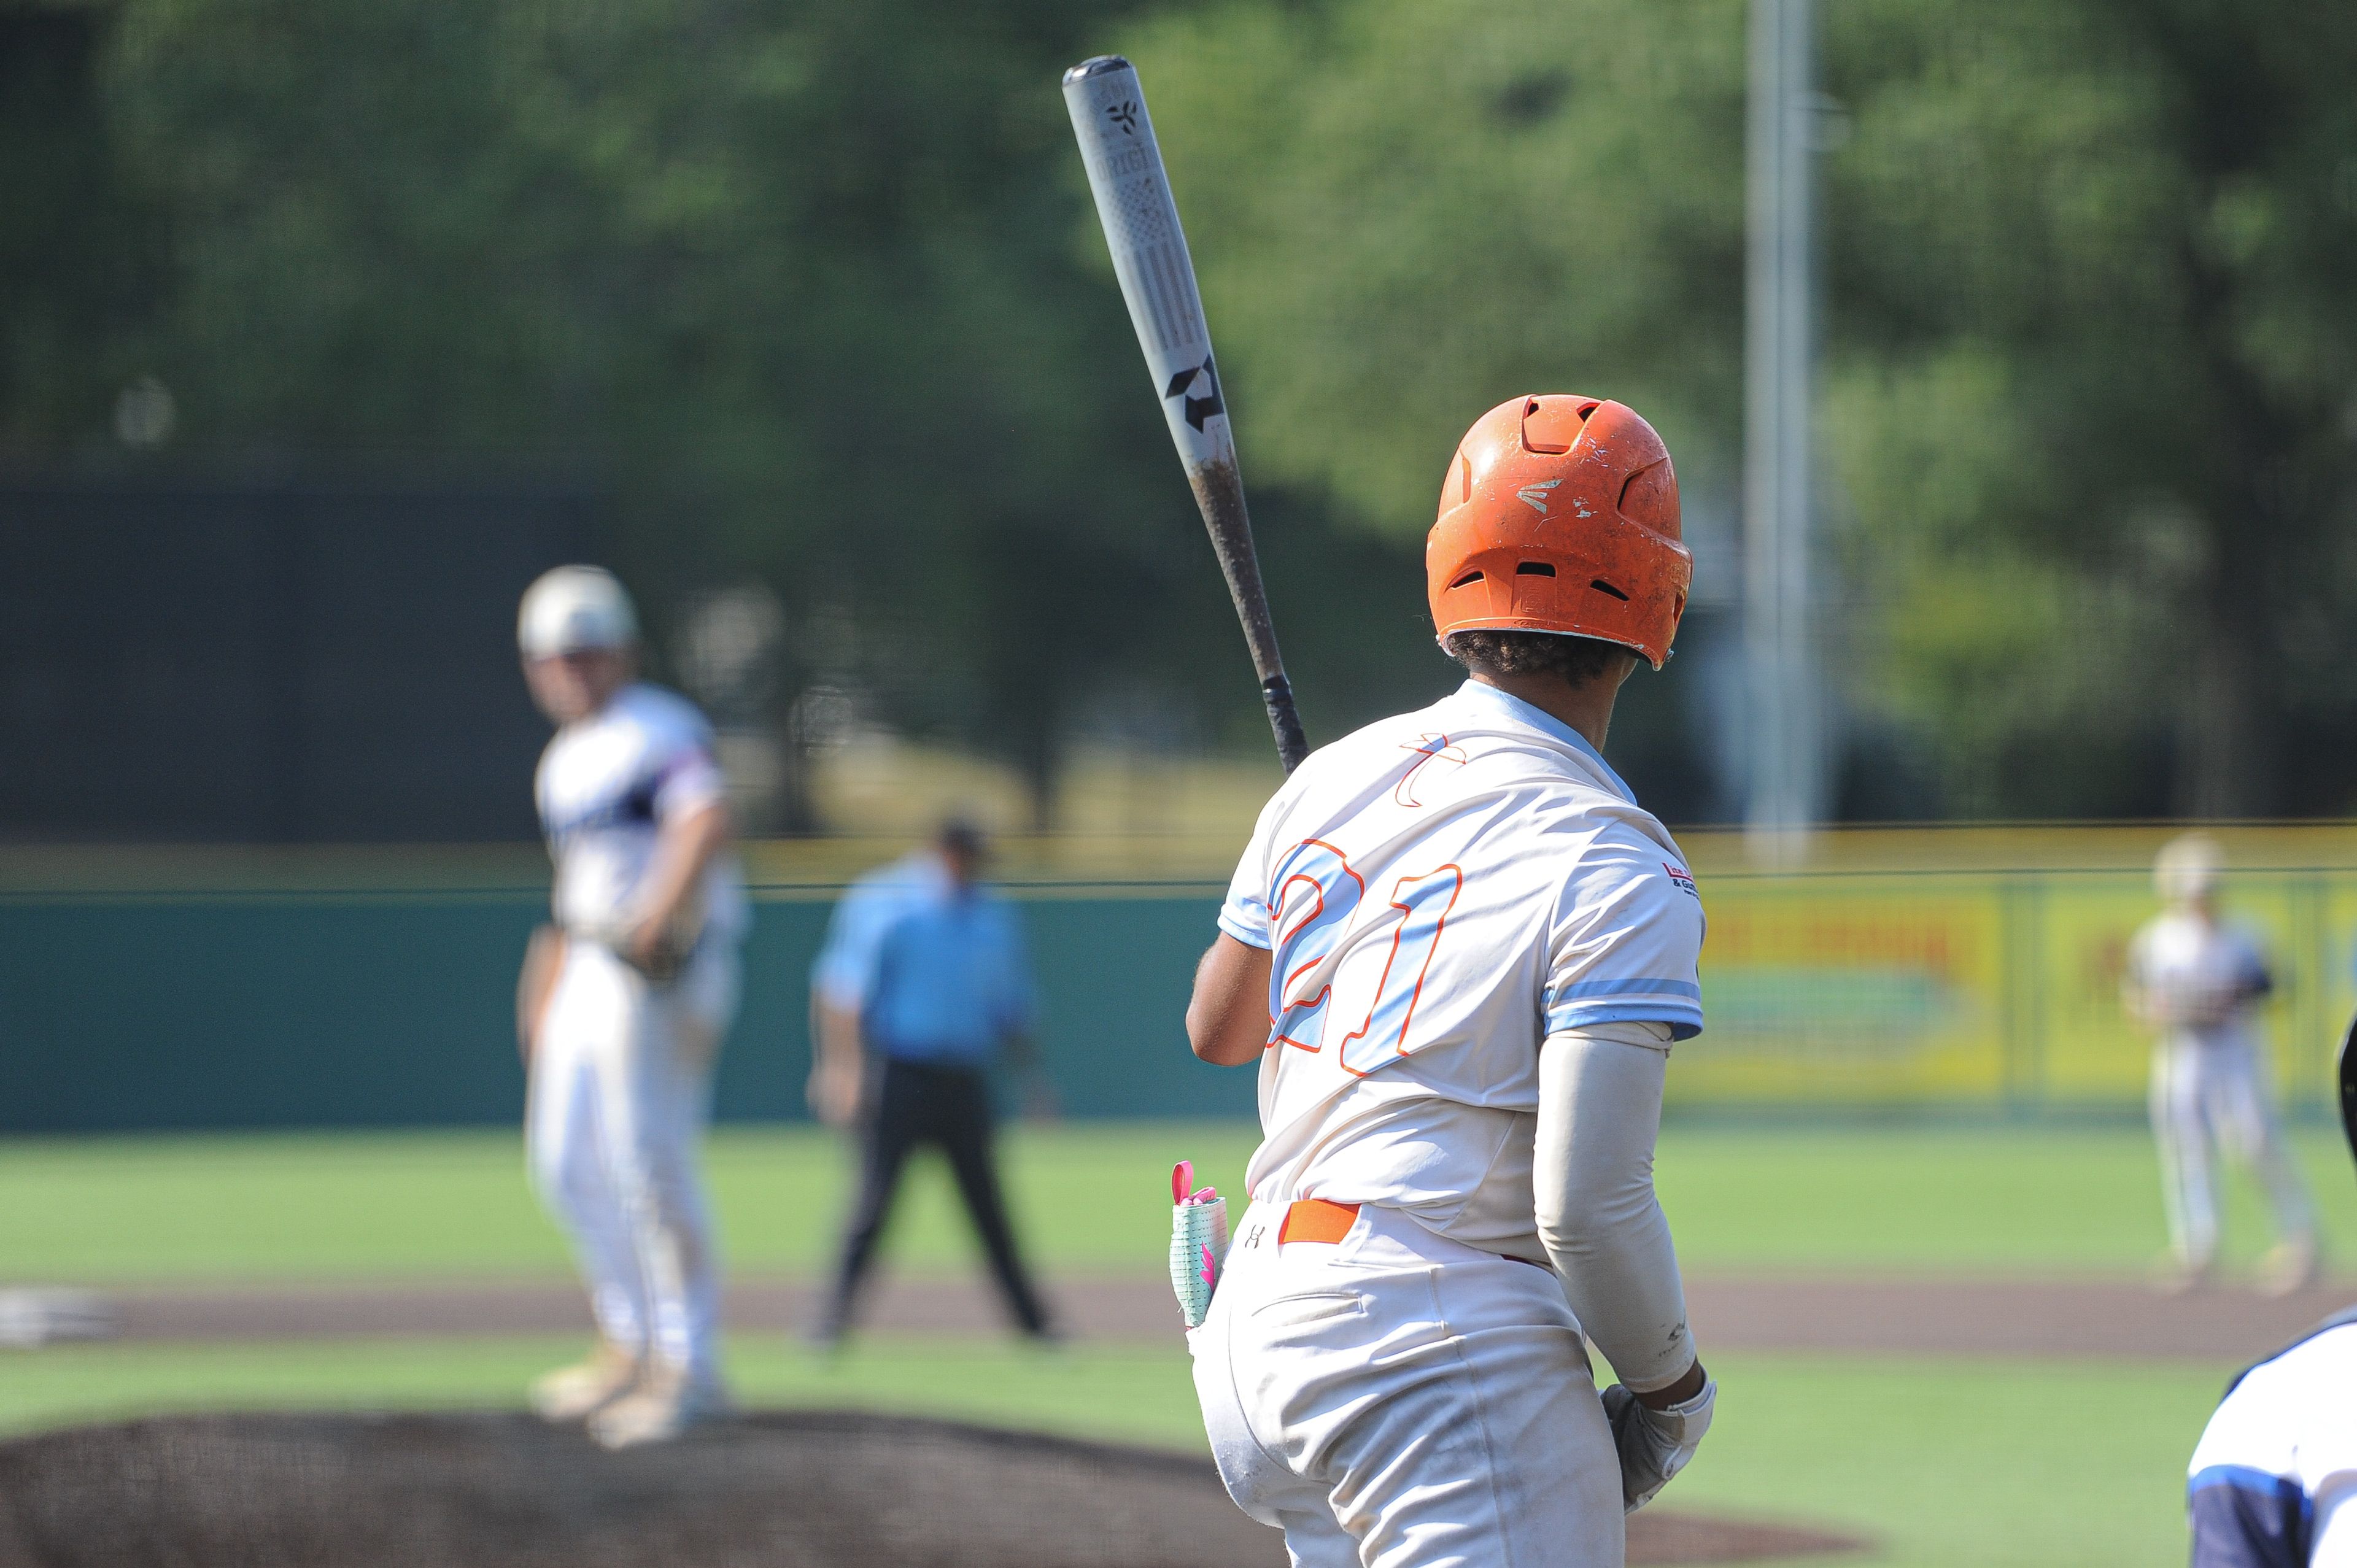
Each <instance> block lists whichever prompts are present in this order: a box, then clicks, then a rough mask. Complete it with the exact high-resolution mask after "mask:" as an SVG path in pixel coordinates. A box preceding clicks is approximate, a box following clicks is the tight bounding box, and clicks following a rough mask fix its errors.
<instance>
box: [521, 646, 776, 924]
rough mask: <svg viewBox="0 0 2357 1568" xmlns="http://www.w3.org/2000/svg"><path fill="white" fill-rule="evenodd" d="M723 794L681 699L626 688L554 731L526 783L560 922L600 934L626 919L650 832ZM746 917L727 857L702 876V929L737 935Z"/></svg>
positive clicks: (697, 726)
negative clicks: (544, 841) (552, 875)
mask: <svg viewBox="0 0 2357 1568" xmlns="http://www.w3.org/2000/svg"><path fill="white" fill-rule="evenodd" d="M724 793H725V786H724V782H723V780H722V778H721V774H720V765H719V762H718V760H717V759H716V757H714V755H713V747H712V729H711V726H710V725H706V724H705V722H704V715H703V714H699V713H697V712H696V711H695V709H694V707H693V706H691V705H690V704H689V703H687V702H686V701H685V700H683V699H682V698H680V697H676V696H673V694H672V693H669V692H665V691H662V690H661V689H660V688H658V687H654V686H649V685H643V684H636V685H630V686H625V687H624V688H622V690H621V691H619V692H618V693H615V694H614V696H613V699H612V700H611V701H609V702H608V703H607V704H606V705H605V706H604V707H602V708H600V709H598V710H597V712H596V713H594V714H590V715H589V716H588V717H587V718H586V719H583V720H581V721H579V722H578V723H576V724H569V725H565V727H564V728H563V729H560V730H558V731H557V732H556V736H555V738H554V739H553V740H551V741H550V742H549V743H548V749H547V750H546V751H544V752H543V753H542V754H541V758H540V771H539V774H538V776H537V777H536V779H534V781H533V795H534V797H535V798H536V799H537V800H538V801H539V804H540V821H541V827H542V830H543V831H544V832H545V833H546V834H547V836H548V852H549V855H550V858H552V859H553V860H554V861H555V863H556V886H555V890H554V895H553V897H552V903H553V905H554V910H555V915H556V920H557V923H558V924H559V925H561V926H564V927H565V928H567V929H576V930H580V929H586V930H597V929H608V928H610V927H612V926H613V925H615V924H616V923H618V922H621V921H626V920H628V919H630V918H633V917H634V915H635V912H636V908H635V900H636V898H637V897H638V891H639V881H640V877H642V876H643V875H645V874H646V868H647V862H648V860H649V858H650V857H651V855H652V854H653V852H654V845H655V831H656V829H657V827H658V826H659V825H660V824H661V823H662V822H665V821H667V820H669V819H671V818H673V817H674V816H676V815H677V814H679V813H680V812H682V811H694V810H695V809H696V808H698V807H700V806H704V805H708V804H710V803H711V802H712V801H715V800H720V799H722V798H723V796H724ZM746 916H747V908H746V902H745V886H744V881H743V878H742V876H741V875H739V874H738V872H737V865H736V863H735V861H734V860H733V859H731V858H730V857H727V856H725V855H724V856H722V857H720V858H719V859H717V860H716V861H715V862H714V863H713V865H712V868H711V870H710V871H709V872H707V873H706V874H705V885H704V923H705V929H706V930H707V931H710V932H712V933H713V934H714V935H716V936H720V937H734V936H736V935H737V934H738V933H740V932H741V931H742V930H743V929H744V928H745V923H746Z"/></svg>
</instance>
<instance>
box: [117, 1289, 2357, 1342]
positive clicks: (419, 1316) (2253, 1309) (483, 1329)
mask: <svg viewBox="0 0 2357 1568" xmlns="http://www.w3.org/2000/svg"><path fill="white" fill-rule="evenodd" d="M1687 1291H1688V1298H1689V1301H1690V1304H1691V1305H1692V1309H1693V1313H1694V1322H1695V1337H1697V1338H1698V1339H1699V1340H1700V1341H1701V1343H1702V1344H1704V1345H1705V1346H1707V1347H1711V1348H1719V1349H1727V1350H1814V1351H1828V1352H1837V1353H1855V1354H1866V1353H1882V1354H1895V1355H1945V1354H1963V1355H2003V1356H2072V1357H2084V1356H2093V1357H2126V1358H2135V1359H2192V1360H2233V1359H2252V1358H2255V1357H2258V1356H2262V1355H2265V1354H2266V1353H2267V1352H2268V1351H2270V1350H2272V1349H2274V1348H2276V1347H2277V1346H2280V1345H2282V1344H2284V1343H2286V1342H2287V1341H2288V1340H2290V1339H2292V1338H2295V1337H2298V1335H2299V1334H2301V1333H2302V1332H2304V1331H2305V1330H2306V1329H2307V1328H2309V1326H2311V1325H2313V1324H2315V1323H2316V1322H2317V1321H2318V1320H2319V1319H2321V1318H2323V1317H2324V1316H2327V1315H2329V1314H2330V1313H2333V1312H2337V1311H2339V1310H2340V1309H2341V1308H2342V1307H2344V1306H2346V1305H2349V1302H2350V1300H2351V1298H2352V1295H2357V1289H2352V1287H2350V1286H2348V1285H2345V1284H2343V1285H2328V1286H2324V1287H2319V1288H2315V1289H2310V1290H2308V1291H2303V1292H2301V1293H2299V1294H2297V1295H2293V1296H2289V1297H2287V1298H2284V1299H2282V1300H2269V1299H2267V1298H2265V1297H2262V1296H2259V1295H2256V1294H2252V1293H2250V1292H2248V1291H2238V1290H2225V1289H2221V1290H2212V1291H2203V1292H2200V1293H2197V1294H2191V1295H2186V1296H2176V1297H2170V1296H2161V1295H2156V1294H2153V1293H2152V1292H2151V1291H2149V1290H2147V1289H2146V1288H2144V1287H2143V1286H2142V1285H2140V1284H2138V1283H2135V1282H2133V1281H2104V1280H2068V1281H2066V1280H1952V1281H1950V1280H1921V1279H1915V1280H1891V1279H1880V1280H1877V1279H1846V1280H1843V1279H1833V1280H1827V1279H1760V1278H1754V1279H1739V1278H1738V1279H1728V1278H1724V1277H1721V1278H1716V1279H1714V1278H1707V1277H1706V1278H1703V1279H1700V1280H1695V1281H1690V1282H1689V1283H1688V1287H1687ZM1053 1296H1054V1300H1055V1303H1056V1305H1057V1306H1058V1307H1059V1308H1060V1311H1061V1313H1062V1315H1063V1316H1064V1319H1065V1321H1066V1323H1067V1324H1068V1325H1069V1326H1071V1327H1072V1328H1073V1329H1074V1330H1075V1331H1076V1332H1078V1333H1079V1334H1080V1335H1082V1337H1087V1338H1091V1339H1098V1340H1123V1339H1148V1340H1153V1339H1162V1340H1170V1341H1173V1342H1175V1341H1176V1339H1177V1337H1178V1333H1179V1323H1178V1311H1177V1308H1176V1307H1174V1306H1173V1305H1171V1301H1170V1289H1169V1286H1168V1284H1166V1283H1163V1282H1162V1281H1160V1280H1159V1279H1156V1278H1152V1277H1137V1278H1113V1279H1103V1278H1101V1279H1071V1280H1063V1281H1060V1282H1057V1283H1056V1286H1055V1289H1054V1291H1053ZM107 1306H108V1309H109V1313H110V1316H111V1320H112V1321H111V1328H112V1331H113V1334H114V1335H116V1336H118V1337H124V1338H130V1339H208V1340H210V1339H298V1338H318V1337H349V1336H361V1335H443V1334H454V1335H455V1334H503V1333H544V1332H552V1331H554V1332H565V1331H572V1330H576V1329H578V1330H581V1331H584V1332H586V1331H587V1328H588V1322H589V1320H588V1313H587V1307H586V1306H585V1305H584V1304H583V1302H582V1298H581V1294H580V1292H579V1291H578V1290H577V1289H576V1288H575V1287H574V1286H572V1285H570V1284H566V1283H557V1282H549V1283H532V1284H486V1283H471V1284H450V1285H444V1286H433V1287H427V1286H411V1285H403V1286H397V1287H396V1286H360V1285H355V1286H338V1287H329V1286H317V1287H313V1286H302V1287H285V1286H281V1287H271V1288H263V1287H257V1288H252V1289H226V1288H221V1289H179V1290H154V1291H132V1292H124V1293H119V1294H116V1295H114V1296H113V1297H112V1298H111V1299H110V1300H109V1301H108V1303H107ZM813 1306H814V1296H813V1292H812V1290H811V1289H810V1287H808V1286H807V1285H805V1284H802V1283H796V1282H792V1281H759V1280H756V1281H745V1282H739V1283H736V1284H734V1285H732V1286H731V1287H730V1289H729V1293H728V1302H727V1318H728V1321H729V1323H730V1325H731V1326H733V1327H735V1328H737V1329H739V1330H748V1331H753V1332H763V1331H778V1330H784V1331H789V1332H791V1331H792V1330H794V1329H796V1328H798V1327H800V1326H803V1325H806V1324H807V1323H809V1322H810V1320H811V1316H812V1314H813ZM1003 1322H1004V1316H1003V1314H1002V1313H1001V1311H1000V1309H999V1307H998V1305H997V1303H996V1301H995V1300H994V1299H993V1298H991V1297H990V1296H989V1295H988V1294H986V1293H985V1291H984V1290H983V1288H982V1287H981V1286H980V1285H979V1284H977V1283H972V1282H960V1281H925V1280H900V1281H895V1282H891V1283H888V1284H886V1285H885V1286H884V1288H882V1289H881V1290H879V1291H878V1292H877V1296H876V1299H875V1300H874V1301H873V1303H872V1304H871V1305H870V1309H869V1311H868V1312H867V1314H866V1323H867V1324H868V1325H869V1326H873V1327H877V1328H883V1329H896V1330H910V1331H920V1332H928V1333H952V1334H954V1333H975V1332H981V1333H989V1332H995V1331H996V1329H997V1328H998V1327H999V1326H1000V1325H1001V1324H1002V1323H1003Z"/></svg>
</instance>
